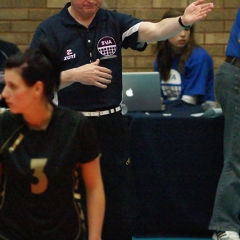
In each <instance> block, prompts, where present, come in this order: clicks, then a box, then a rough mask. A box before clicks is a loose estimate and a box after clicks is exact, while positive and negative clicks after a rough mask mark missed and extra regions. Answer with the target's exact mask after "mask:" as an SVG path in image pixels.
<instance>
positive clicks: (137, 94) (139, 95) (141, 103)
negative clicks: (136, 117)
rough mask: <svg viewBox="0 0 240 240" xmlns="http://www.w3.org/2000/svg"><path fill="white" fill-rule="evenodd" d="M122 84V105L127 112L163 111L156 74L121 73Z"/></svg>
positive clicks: (158, 78)
mask: <svg viewBox="0 0 240 240" xmlns="http://www.w3.org/2000/svg"><path fill="white" fill-rule="evenodd" d="M122 84H123V90H122V105H123V106H126V107H127V111H128V112H140V111H144V112H159V111H163V110H164V105H163V104H162V101H161V88H160V77H159V73H158V72H123V73H122Z"/></svg>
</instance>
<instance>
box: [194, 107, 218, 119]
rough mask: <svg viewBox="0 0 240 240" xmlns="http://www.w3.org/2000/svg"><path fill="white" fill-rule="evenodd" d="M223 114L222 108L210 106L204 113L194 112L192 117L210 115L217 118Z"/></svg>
mask: <svg viewBox="0 0 240 240" xmlns="http://www.w3.org/2000/svg"><path fill="white" fill-rule="evenodd" d="M221 115H222V108H210V109H208V110H207V111H206V112H203V113H193V114H191V116H192V117H209V118H215V117H219V116H221Z"/></svg>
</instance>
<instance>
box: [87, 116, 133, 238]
mask: <svg viewBox="0 0 240 240" xmlns="http://www.w3.org/2000/svg"><path fill="white" fill-rule="evenodd" d="M90 120H91V121H92V123H93V125H94V127H95V129H96V132H97V137H98V142H99V145H100V148H101V152H102V157H101V171H102V177H103V183H104V189H105V195H106V212H105V218H104V224H103V233H102V240H131V239H132V235H133V231H134V229H133V226H134V223H133V219H134V196H133V188H132V187H133V186H132V184H133V179H132V170H131V166H132V165H131V159H130V153H129V139H130V135H129V128H128V120H127V118H124V117H123V116H122V115H121V113H120V112H118V113H114V114H110V115H106V116H101V117H90Z"/></svg>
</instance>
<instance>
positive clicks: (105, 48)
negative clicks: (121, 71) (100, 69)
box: [97, 37, 117, 56]
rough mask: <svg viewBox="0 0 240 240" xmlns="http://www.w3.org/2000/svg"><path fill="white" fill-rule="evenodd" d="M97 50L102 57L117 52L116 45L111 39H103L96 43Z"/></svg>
mask: <svg viewBox="0 0 240 240" xmlns="http://www.w3.org/2000/svg"><path fill="white" fill-rule="evenodd" d="M97 49H98V51H99V53H100V54H102V55H103V56H112V55H113V54H114V53H115V52H116V51H117V45H116V42H115V40H114V39H113V38H111V37H103V38H101V39H100V40H99V41H98V45H97Z"/></svg>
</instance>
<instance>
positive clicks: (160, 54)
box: [153, 8, 198, 81]
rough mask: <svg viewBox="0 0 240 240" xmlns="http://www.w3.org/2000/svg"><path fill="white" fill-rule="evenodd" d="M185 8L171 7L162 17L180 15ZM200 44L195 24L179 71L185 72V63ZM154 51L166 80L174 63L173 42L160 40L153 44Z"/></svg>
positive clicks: (184, 50)
mask: <svg viewBox="0 0 240 240" xmlns="http://www.w3.org/2000/svg"><path fill="white" fill-rule="evenodd" d="M183 13H184V10H183V9H180V8H170V9H169V10H168V11H167V12H165V14H164V15H163V17H162V19H164V18H171V17H178V16H181V15H183ZM196 46H198V44H197V43H196V41H195V38H194V26H192V27H191V28H190V37H189V42H188V43H187V45H186V46H185V47H184V48H183V51H182V54H181V57H180V62H179V65H178V71H179V72H180V73H183V70H184V65H185V63H186V61H187V59H188V58H189V56H190V54H191V53H192V51H193V49H194V48H195V47H196ZM153 51H154V53H155V54H156V58H157V64H158V71H159V73H160V75H161V77H162V79H164V80H165V81H166V80H168V79H169V77H170V70H171V65H172V49H171V44H170V43H169V41H168V40H165V41H158V42H157V43H156V44H155V45H153Z"/></svg>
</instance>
